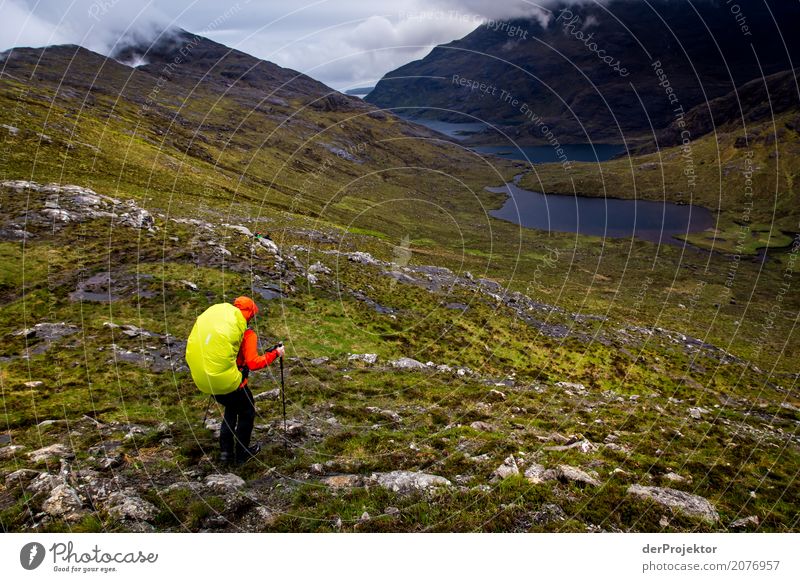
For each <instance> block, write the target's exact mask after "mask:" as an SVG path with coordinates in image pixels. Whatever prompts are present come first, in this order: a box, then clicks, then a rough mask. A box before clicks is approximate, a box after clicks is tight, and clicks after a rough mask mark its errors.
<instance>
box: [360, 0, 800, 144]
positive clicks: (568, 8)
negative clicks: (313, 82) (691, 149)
mask: <svg viewBox="0 0 800 582" xmlns="http://www.w3.org/2000/svg"><path fill="white" fill-rule="evenodd" d="M736 8H737V10H739V11H740V12H739V13H738V15H739V19H738V20H737V18H736V16H735V15H734V14H732V13H731V9H730V7H729V3H726V2H723V1H721V0H708V1H701V2H693V3H689V2H684V1H674V0H656V1H655V2H630V1H626V0H613V1H611V2H608V3H603V4H599V3H582V4H577V5H575V4H561V5H558V6H556V7H554V8H553V10H552V13H551V18H550V19H549V21H548V22H547V23H545V24H542V23H540V22H539V21H538V20H535V19H530V20H514V21H510V22H506V23H497V22H489V23H487V24H485V25H481V26H479V27H478V28H477V29H475V30H474V31H473V32H472V33H470V34H469V35H467V36H466V37H464V38H462V39H460V40H456V41H454V42H451V43H448V44H445V45H441V46H438V47H436V48H434V49H433V50H432V51H431V53H430V54H428V55H427V56H426V57H425V58H423V59H421V60H419V61H415V62H412V63H409V64H407V65H405V66H403V67H400V68H398V69H396V70H395V71H392V72H390V73H388V74H387V75H386V76H385V77H384V78H383V79H381V81H380V82H379V83H378V84H377V86H376V87H375V90H374V91H372V92H371V93H370V94H369V95H368V96H367V98H366V100H367V101H369V102H370V103H373V104H375V105H377V106H379V107H383V108H389V109H392V110H394V111H396V112H397V113H400V114H402V115H406V116H409V117H425V118H431V119H441V120H446V121H452V122H472V121H475V120H476V118H477V120H483V121H486V122H487V123H491V124H499V125H501V126H502V131H503V132H505V133H506V135H507V136H508V138H501V137H499V136H498V135H496V134H494V133H491V134H489V135H484V136H481V138H479V139H482V140H483V141H494V142H497V141H505V140H506V139H513V140H515V141H517V142H521V143H540V142H543V141H547V140H548V139H549V136H548V135H546V134H547V131H546V130H547V129H552V130H553V132H554V134H555V137H556V138H557V139H558V141H559V142H560V143H570V142H580V143H583V142H587V141H589V140H590V139H591V140H592V141H610V142H614V143H621V142H622V141H623V136H624V138H631V137H639V136H645V135H648V134H650V133H651V132H652V129H651V128H656V129H657V128H662V127H664V126H667V125H669V124H670V123H671V122H672V121H674V120H675V118H676V116H677V115H678V111H677V110H678V108H682V111H684V112H686V111H689V110H690V109H691V108H692V107H694V106H696V105H698V104H701V103H704V102H706V101H707V100H711V99H714V98H716V97H719V96H722V95H725V94H727V93H730V92H731V91H733V90H734V89H735V88H736V87H738V86H740V85H743V84H744V83H746V82H748V81H750V80H752V79H755V78H757V77H761V76H762V75H770V74H772V73H776V72H778V71H781V70H787V69H791V68H792V66H793V65H792V63H793V62H794V63H796V62H798V57H800V38H799V37H798V36H797V35H795V34H794V33H793V31H792V29H791V26H792V24H791V23H794V22H797V21H798V20H799V19H800V4H798V3H796V2H779V1H776V0H769V1H768V2H766V3H764V2H762V0H744V1H742V2H738V3H737V5H736ZM767 8H768V9H767ZM543 128H544V129H543Z"/></svg>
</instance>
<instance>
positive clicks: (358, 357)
mask: <svg viewBox="0 0 800 582" xmlns="http://www.w3.org/2000/svg"><path fill="white" fill-rule="evenodd" d="M347 361H349V362H364V363H365V364H370V365H372V364H374V363H376V362H377V361H378V354H352V355H351V356H350V357H348V358H347Z"/></svg>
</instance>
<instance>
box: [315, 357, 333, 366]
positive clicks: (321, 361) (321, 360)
mask: <svg viewBox="0 0 800 582" xmlns="http://www.w3.org/2000/svg"><path fill="white" fill-rule="evenodd" d="M329 361H330V358H329V357H327V356H322V357H320V358H314V359H313V360H311V365H312V366H321V365H323V364H327V363H328V362H329Z"/></svg>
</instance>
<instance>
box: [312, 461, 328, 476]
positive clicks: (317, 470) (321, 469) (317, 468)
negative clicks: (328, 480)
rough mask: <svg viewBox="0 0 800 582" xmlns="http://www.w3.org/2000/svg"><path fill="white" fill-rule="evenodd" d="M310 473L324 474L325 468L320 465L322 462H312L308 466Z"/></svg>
mask: <svg viewBox="0 0 800 582" xmlns="http://www.w3.org/2000/svg"><path fill="white" fill-rule="evenodd" d="M309 470H310V471H311V474H312V475H324V474H325V468H324V467H323V466H322V463H314V464H312V465H311V467H310V468H309Z"/></svg>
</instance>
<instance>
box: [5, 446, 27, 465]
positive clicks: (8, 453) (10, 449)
mask: <svg viewBox="0 0 800 582" xmlns="http://www.w3.org/2000/svg"><path fill="white" fill-rule="evenodd" d="M24 450H25V447H23V446H22V445H8V446H5V447H2V448H0V461H7V460H8V459H13V458H14V457H16V456H17V453H19V452H21V451H24Z"/></svg>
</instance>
